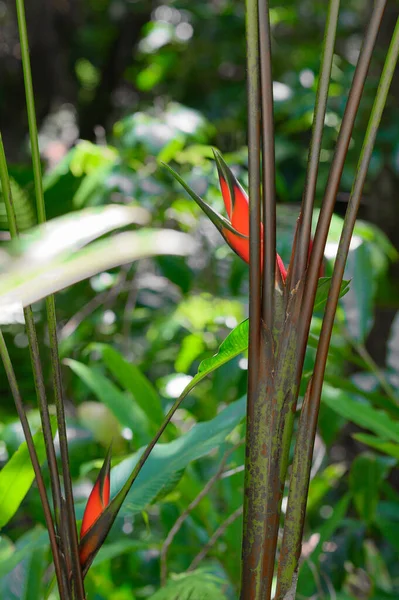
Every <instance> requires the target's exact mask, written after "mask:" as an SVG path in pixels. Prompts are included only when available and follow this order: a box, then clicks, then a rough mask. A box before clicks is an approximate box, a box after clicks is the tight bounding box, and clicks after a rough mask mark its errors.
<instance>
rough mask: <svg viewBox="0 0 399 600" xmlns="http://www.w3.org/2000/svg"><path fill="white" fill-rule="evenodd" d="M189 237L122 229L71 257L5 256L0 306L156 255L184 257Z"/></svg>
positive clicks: (30, 301) (25, 303)
mask: <svg viewBox="0 0 399 600" xmlns="http://www.w3.org/2000/svg"><path fill="white" fill-rule="evenodd" d="M194 246H195V245H194V242H193V241H192V239H191V238H190V237H189V236H188V235H186V234H184V233H180V232H178V231H173V230H167V229H164V230H151V229H141V230H140V231H133V232H130V231H129V232H125V233H120V234H118V235H114V236H112V237H108V238H106V239H104V240H100V241H97V242H93V243H92V244H90V245H89V246H87V247H86V248H83V249H82V250H79V251H77V252H74V253H73V254H71V255H70V256H69V255H68V256H66V255H65V254H57V255H56V256H54V257H53V258H52V260H51V261H50V262H49V261H48V259H44V258H43V256H42V254H41V253H40V254H39V255H35V256H34V257H32V255H31V253H30V251H28V250H27V251H26V252H25V253H24V254H23V255H22V257H19V258H18V259H12V258H11V256H8V259H7V261H6V265H4V264H3V272H4V270H5V273H4V275H3V276H2V277H1V280H0V307H9V306H10V305H11V306H13V305H20V304H22V305H23V306H28V305H29V304H33V303H34V302H37V301H38V300H41V299H42V298H45V297H46V296H48V295H50V294H53V293H55V292H58V291H59V290H62V289H63V288H65V287H68V286H69V285H72V284H74V283H77V282H78V281H82V280H83V279H87V278H88V277H92V276H93V275H96V274H97V273H101V272H102V271H105V270H107V269H112V268H114V267H117V266H120V265H123V264H126V263H130V262H132V261H134V260H138V259H140V258H148V257H151V256H157V255H159V254H174V255H179V256H185V255H188V254H190V253H191V252H193V250H194Z"/></svg>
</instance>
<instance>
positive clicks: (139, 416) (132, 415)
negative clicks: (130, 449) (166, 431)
mask: <svg viewBox="0 0 399 600" xmlns="http://www.w3.org/2000/svg"><path fill="white" fill-rule="evenodd" d="M64 363H65V364H66V365H68V366H69V367H70V368H71V369H72V371H73V372H74V373H75V374H76V375H77V376H78V377H79V378H80V379H81V380H82V381H83V382H84V383H85V384H86V385H87V387H88V388H90V390H91V391H92V392H93V393H94V394H95V396H96V397H97V398H98V400H100V401H101V402H102V403H103V404H105V406H107V407H108V408H109V409H110V410H111V411H112V412H113V414H114V415H115V417H116V418H117V419H118V421H119V423H120V424H121V427H122V428H123V427H128V428H129V429H131V430H132V431H133V434H134V437H135V438H137V439H138V440H139V442H140V443H145V442H148V441H149V439H150V432H149V428H150V427H149V420H148V418H147V416H146V414H145V413H144V411H143V410H142V408H141V407H140V406H139V405H138V404H137V403H136V401H135V400H133V399H132V398H131V397H130V396H129V395H128V394H127V393H126V392H122V391H121V390H120V389H119V388H118V387H117V386H116V385H114V384H113V383H112V381H110V380H109V379H108V378H107V377H105V376H104V375H103V374H102V373H101V371H99V370H98V369H96V368H93V367H88V366H87V365H84V364H83V363H80V362H78V361H76V360H72V359H65V361H64Z"/></svg>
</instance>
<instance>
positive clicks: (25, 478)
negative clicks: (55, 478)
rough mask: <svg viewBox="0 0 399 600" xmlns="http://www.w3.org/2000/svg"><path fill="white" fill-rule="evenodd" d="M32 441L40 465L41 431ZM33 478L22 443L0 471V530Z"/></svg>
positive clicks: (44, 454) (43, 455)
mask: <svg viewBox="0 0 399 600" xmlns="http://www.w3.org/2000/svg"><path fill="white" fill-rule="evenodd" d="M54 422H55V421H54V420H53V423H54ZM33 441H34V444H35V448H36V452H37V456H38V459H39V462H40V464H42V463H43V462H44V460H45V458H46V451H45V445H44V439H43V434H42V432H41V431H38V432H37V433H36V434H35V435H34V436H33ZM34 478H35V474H34V471H33V467H32V464H31V461H30V456H29V451H28V446H27V445H26V442H23V443H22V444H21V445H20V447H19V448H18V450H17V451H16V452H14V454H13V455H12V456H11V458H10V459H9V460H8V461H7V463H6V464H5V466H4V467H3V468H2V470H1V471H0V528H2V527H4V525H6V524H7V523H8V522H9V520H10V519H12V517H13V516H14V515H15V513H16V512H17V510H18V508H19V505H20V504H21V502H22V500H23V499H24V498H25V496H26V494H27V493H28V491H29V489H30V486H31V485H32V483H33V480H34ZM0 572H1V569H0Z"/></svg>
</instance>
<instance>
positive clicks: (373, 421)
mask: <svg viewBox="0 0 399 600" xmlns="http://www.w3.org/2000/svg"><path fill="white" fill-rule="evenodd" d="M322 401H323V402H324V403H325V404H327V406H329V407H330V408H331V409H332V410H334V411H335V412H337V413H338V414H339V415H341V416H342V417H345V419H348V420H349V421H352V422H353V423H356V425H359V427H363V428H364V429H369V430H370V431H372V432H373V433H375V434H376V435H377V436H378V437H380V438H382V439H384V440H388V441H393V442H396V443H399V423H398V422H395V421H393V420H392V419H391V418H390V417H389V416H388V415H387V414H386V413H385V412H383V411H381V410H377V409H375V408H373V407H372V406H370V405H368V404H363V403H361V402H357V401H356V400H354V399H353V398H352V397H351V396H350V395H349V394H346V393H345V392H343V391H342V390H340V389H336V388H333V387H332V386H330V385H328V384H327V383H325V384H324V386H323V394H322Z"/></svg>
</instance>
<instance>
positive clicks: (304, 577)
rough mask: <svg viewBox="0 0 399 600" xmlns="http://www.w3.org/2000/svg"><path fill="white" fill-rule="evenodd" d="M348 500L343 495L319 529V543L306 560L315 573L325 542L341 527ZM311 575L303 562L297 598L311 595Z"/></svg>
mask: <svg viewBox="0 0 399 600" xmlns="http://www.w3.org/2000/svg"><path fill="white" fill-rule="evenodd" d="M350 500H351V495H350V494H349V493H348V494H345V496H343V497H342V498H341V499H340V500H339V501H338V502H337V503H336V504H335V506H334V509H333V512H332V515H331V516H330V517H329V518H328V520H327V521H326V523H325V524H324V525H322V527H321V528H320V529H319V541H318V543H317V546H316V548H315V549H314V550H313V552H312V554H311V555H310V557H309V559H308V560H309V561H310V562H311V563H312V564H313V565H314V567H313V569H314V568H316V572H318V569H317V566H316V565H317V563H318V559H319V556H320V554H321V553H322V552H323V545H324V543H325V542H328V541H330V540H331V538H332V536H333V535H334V533H335V532H336V530H337V529H338V528H339V527H341V526H342V522H343V520H344V518H345V515H346V513H347V511H348V507H349V502H350ZM315 566H316V567H315ZM313 573H314V570H312V569H311V568H310V567H309V564H308V562H304V563H303V564H302V567H301V568H300V571H299V579H298V588H297V593H298V596H299V594H301V595H304V596H305V597H306V598H308V597H310V596H311V595H312V592H313V589H314V587H315V583H314V574H313Z"/></svg>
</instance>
